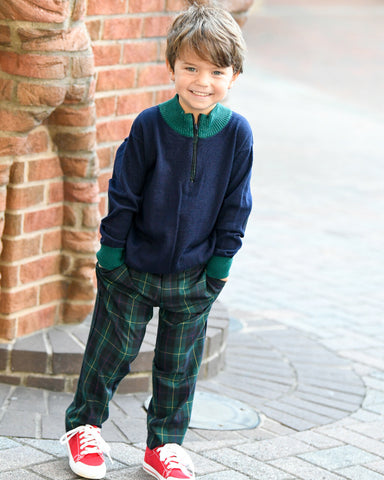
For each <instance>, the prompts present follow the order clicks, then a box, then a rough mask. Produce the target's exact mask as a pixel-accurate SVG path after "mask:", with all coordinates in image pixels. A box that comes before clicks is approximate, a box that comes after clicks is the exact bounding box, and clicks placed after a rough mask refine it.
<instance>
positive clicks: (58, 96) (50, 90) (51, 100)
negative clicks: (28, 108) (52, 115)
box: [17, 83, 67, 107]
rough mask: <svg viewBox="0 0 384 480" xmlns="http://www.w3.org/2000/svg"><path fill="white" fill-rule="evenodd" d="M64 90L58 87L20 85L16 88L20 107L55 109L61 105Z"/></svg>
mask: <svg viewBox="0 0 384 480" xmlns="http://www.w3.org/2000/svg"><path fill="white" fill-rule="evenodd" d="M66 90H67V89H66V88H65V87H60V86H51V85H34V84H33V83H20V84H19V85H18V88H17V99H18V101H19V103H20V105H36V106H38V105H47V106H49V107H56V106H57V105H60V104H61V103H63V101H64V98H65V94H66Z"/></svg>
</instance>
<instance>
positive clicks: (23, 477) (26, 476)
mask: <svg viewBox="0 0 384 480" xmlns="http://www.w3.org/2000/svg"><path fill="white" fill-rule="evenodd" d="M15 478H17V480H38V479H41V477H40V476H39V475H36V474H35V473H32V472H30V471H28V470H24V469H23V468H21V469H17V470H12V471H11V472H1V473H0V480H15Z"/></svg>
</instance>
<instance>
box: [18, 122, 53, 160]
mask: <svg viewBox="0 0 384 480" xmlns="http://www.w3.org/2000/svg"><path fill="white" fill-rule="evenodd" d="M48 145H49V134H48V131H47V128H46V127H41V129H40V128H39V129H38V130H34V131H33V132H31V133H30V134H29V135H28V137H27V139H26V141H25V142H24V144H23V149H22V150H21V151H20V155H26V154H29V153H43V152H46V151H47V150H48Z"/></svg>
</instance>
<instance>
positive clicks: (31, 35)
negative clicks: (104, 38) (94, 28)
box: [17, 25, 89, 52]
mask: <svg viewBox="0 0 384 480" xmlns="http://www.w3.org/2000/svg"><path fill="white" fill-rule="evenodd" d="M17 33H18V36H19V38H20V40H21V47H22V49H23V50H30V51H31V50H33V51H43V52H47V51H50V52H80V51H82V50H86V49H87V48H89V37H88V33H87V30H86V28H85V26H83V25H81V26H78V27H74V28H72V29H70V30H53V29H50V30H42V29H38V28H31V27H29V28H19V29H18V30H17Z"/></svg>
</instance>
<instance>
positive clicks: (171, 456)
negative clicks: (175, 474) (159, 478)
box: [156, 443, 195, 478]
mask: <svg viewBox="0 0 384 480" xmlns="http://www.w3.org/2000/svg"><path fill="white" fill-rule="evenodd" d="M156 450H157V451H158V452H159V456H160V460H161V461H162V462H164V465H165V466H166V468H167V469H168V470H171V469H173V468H175V469H179V470H181V471H182V472H183V473H184V474H186V475H188V476H190V477H191V478H195V477H194V468H193V462H192V460H191V457H190V456H189V455H188V453H187V452H186V451H185V450H184V449H183V448H182V447H180V445H178V444H177V443H166V444H165V445H164V446H163V447H158V448H156Z"/></svg>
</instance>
